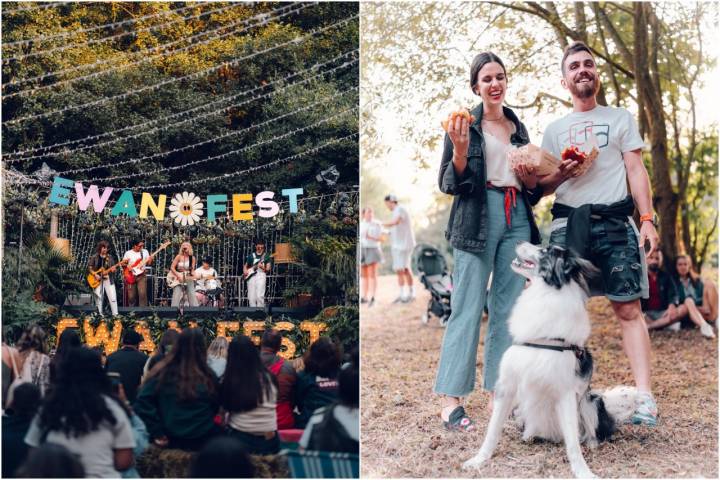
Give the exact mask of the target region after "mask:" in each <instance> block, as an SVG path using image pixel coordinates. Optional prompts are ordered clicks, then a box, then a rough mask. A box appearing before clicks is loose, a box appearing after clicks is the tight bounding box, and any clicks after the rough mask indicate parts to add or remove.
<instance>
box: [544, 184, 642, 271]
mask: <svg viewBox="0 0 720 480" xmlns="http://www.w3.org/2000/svg"><path fill="white" fill-rule="evenodd" d="M634 210H635V204H634V203H633V199H632V197H631V196H630V195H628V196H627V197H625V198H624V199H623V200H620V201H619V202H615V203H611V204H610V205H605V204H601V203H599V204H591V203H588V204H585V205H581V206H579V207H577V208H572V207H569V206H567V205H563V204H562V203H556V204H555V205H553V207H552V210H551V213H552V216H553V220H555V219H556V218H567V235H566V240H565V243H566V245H567V247H568V248H570V249H572V250H574V251H575V253H577V254H578V255H580V256H581V257H583V258H589V256H590V255H589V254H590V226H591V222H592V220H593V219H598V220H602V221H603V222H604V223H605V232H606V233H607V236H608V240H609V241H610V243H611V244H613V245H625V244H627V240H628V239H627V232H626V230H625V222H627V218H628V217H629V216H630V215H632V214H633V211H634Z"/></svg>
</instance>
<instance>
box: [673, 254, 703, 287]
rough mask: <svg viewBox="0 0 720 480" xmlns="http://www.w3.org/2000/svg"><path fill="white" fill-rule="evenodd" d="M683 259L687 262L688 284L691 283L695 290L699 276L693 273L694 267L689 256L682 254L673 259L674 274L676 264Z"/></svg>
mask: <svg viewBox="0 0 720 480" xmlns="http://www.w3.org/2000/svg"><path fill="white" fill-rule="evenodd" d="M682 258H684V259H685V260H687V262H688V277H690V283H692V286H693V287H695V288H697V287H698V284H699V283H700V275H698V273H697V272H696V271H695V267H693V262H692V258H690V255H688V254H686V253H683V254H680V255H678V256H677V257H675V272H677V262H678V260H680V259H682ZM677 275H678V278H679V277H680V273H678V274H677Z"/></svg>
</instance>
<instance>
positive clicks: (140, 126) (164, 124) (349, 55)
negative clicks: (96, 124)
mask: <svg viewBox="0 0 720 480" xmlns="http://www.w3.org/2000/svg"><path fill="white" fill-rule="evenodd" d="M357 54H358V50H357V49H354V50H351V51H348V52H344V53H342V54H340V55H337V56H335V57H333V58H331V59H330V60H327V61H324V62H321V63H316V64H314V65H312V66H311V67H309V68H306V69H302V70H299V71H297V72H294V73H292V74H290V75H287V76H284V77H279V78H277V79H274V80H272V81H270V82H267V83H265V84H263V85H260V86H258V87H253V88H251V89H248V90H245V91H242V92H239V93H236V94H233V95H230V96H226V97H221V98H219V99H217V100H213V101H211V102H204V103H202V104H201V105H198V106H196V107H193V108H190V109H187V110H183V111H180V112H176V113H173V114H170V115H165V116H163V117H158V118H154V119H150V120H147V121H144V122H140V123H137V124H134V125H129V126H126V127H123V128H120V129H116V130H112V131H109V132H103V133H100V134H97V135H89V136H86V137H83V138H79V139H75V140H67V141H64V142H59V143H55V144H52V145H45V146H42V147H32V148H28V149H25V150H18V151H14V152H8V153H5V154H3V161H4V162H5V163H17V162H23V161H28V160H35V159H39V158H45V157H57V156H66V155H70V154H73V153H77V152H82V151H86V150H90V149H94V148H98V147H102V146H107V145H111V144H113V143H117V142H120V141H125V140H128V139H132V138H137V137H139V136H143V135H147V134H150V133H154V132H156V131H158V130H168V129H169V128H174V127H176V126H178V125H182V124H184V123H189V122H195V121H197V120H200V119H203V118H206V117H208V116H212V115H221V114H223V113H225V112H227V111H228V110H229V109H231V108H236V107H239V106H242V105H246V104H248V103H251V102H254V101H257V100H261V99H264V98H268V97H271V96H274V95H277V94H280V93H283V92H284V91H286V90H288V89H291V88H294V87H297V86H299V85H304V84H307V83H310V82H312V81H314V80H317V79H319V78H322V77H324V76H325V75H327V74H330V73H334V72H336V71H339V70H342V69H344V68H347V67H349V66H352V65H355V64H357V63H358V59H357ZM349 59H352V60H349ZM341 60H345V61H344V63H342V64H340V65H337V66H335V67H333V68H330V69H328V70H323V71H320V72H319V73H316V74H315V75H312V76H310V77H307V78H305V79H303V80H301V81H298V82H294V83H288V84H285V82H287V81H288V80H292V79H294V78H296V77H302V76H304V75H305V74H307V73H310V72H315V71H317V70H320V69H321V68H324V67H327V66H328V65H331V64H333V63H336V62H338V61H341ZM283 84H285V85H283ZM278 85H283V86H281V87H278V88H276V89H275V90H272V91H270V92H268V93H264V94H262V95H257V96H253V97H251V98H249V99H246V100H244V101H243V102H240V103H235V104H233V105H231V106H228V107H225V108H222V109H220V110H214V111H211V112H208V113H205V114H200V115H194V116H192V117H189V118H187V119H185V120H181V121H178V122H174V123H168V122H169V121H170V120H173V119H175V118H180V117H183V116H186V115H189V114H192V113H195V112H198V111H200V110H204V109H206V108H209V107H212V106H215V105H218V104H223V103H226V102H229V101H233V100H235V99H237V98H241V97H244V96H246V95H249V94H253V93H255V92H257V91H261V90H267V89H269V88H271V87H277V86H278ZM156 123H160V124H161V126H158V127H154V128H147V127H148V126H150V125H153V124H156ZM133 130H140V132H139V133H137V134H134V135H129V136H124V137H118V138H115V139H113V140H109V141H106V142H100V143H96V144H92V145H83V146H81V147H77V148H73V149H69V148H63V149H62V150H61V151H58V152H48V153H42V154H38V155H33V156H22V155H25V154H27V153H34V152H40V151H46V150H52V149H55V148H60V147H67V146H69V145H75V144H85V143H88V142H92V141H95V140H99V139H102V138H105V137H108V136H113V137H114V136H117V135H118V134H120V133H124V132H127V131H133ZM16 156H22V158H12V157H16ZM7 157H11V158H7Z"/></svg>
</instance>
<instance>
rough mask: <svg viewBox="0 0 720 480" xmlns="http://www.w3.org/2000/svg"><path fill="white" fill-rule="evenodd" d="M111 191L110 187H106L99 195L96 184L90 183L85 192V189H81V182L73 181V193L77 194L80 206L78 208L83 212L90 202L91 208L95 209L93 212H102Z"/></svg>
mask: <svg viewBox="0 0 720 480" xmlns="http://www.w3.org/2000/svg"><path fill="white" fill-rule="evenodd" d="M112 191H113V188H112V187H107V188H106V189H105V190H103V194H102V197H101V196H100V194H99V192H98V187H97V185H90V188H88V191H87V194H86V193H85V190H84V189H83V186H82V183H80V182H75V194H76V195H77V202H78V208H80V210H81V211H83V212H84V211H85V210H87V209H88V207H89V206H90V204H91V203H92V204H93V209H95V212H97V213H100V212H102V211H103V208H105V204H107V201H108V200H109V199H110V194H111V193H112Z"/></svg>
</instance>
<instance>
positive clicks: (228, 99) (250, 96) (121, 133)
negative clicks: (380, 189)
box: [3, 2, 359, 198]
mask: <svg viewBox="0 0 720 480" xmlns="http://www.w3.org/2000/svg"><path fill="white" fill-rule="evenodd" d="M68 3H69V2H68ZM210 3H212V2H209V3H208V4H206V5H209V4H210ZM202 5H203V4H195V5H193V6H191V7H182V8H179V9H175V10H170V11H163V12H156V13H153V14H152V15H147V16H146V17H145V19H150V18H160V17H162V16H164V15H169V14H174V15H178V14H179V13H181V12H185V11H186V10H188V9H190V8H197V7H200V6H202ZM238 5H240V4H239V3H232V4H229V5H226V6H223V7H221V8H218V9H214V10H210V11H205V12H202V13H200V14H197V13H195V12H191V13H194V14H193V15H187V14H186V15H185V16H182V17H179V18H177V19H172V20H171V21H169V22H166V23H163V24H156V25H151V26H149V27H143V29H138V30H136V31H135V32H121V33H122V34H126V33H137V32H139V31H141V30H151V29H157V28H162V27H163V26H166V25H169V24H172V23H176V22H180V21H187V20H190V19H192V18H199V17H201V16H205V15H210V14H212V13H213V12H215V13H218V12H221V11H224V10H227V9H230V8H232V7H236V6H238ZM314 5H317V2H305V3H293V4H289V5H282V6H280V7H278V8H274V9H272V10H270V11H266V12H263V13H260V14H256V15H252V16H250V17H248V18H245V19H244V20H242V21H237V22H232V23H230V24H225V25H222V26H219V27H217V28H214V29H211V30H205V31H202V32H199V33H197V34H195V35H192V36H189V37H185V38H183V39H181V40H175V41H172V42H169V43H164V44H161V45H156V46H154V47H152V48H147V49H144V50H142V51H135V52H130V53H129V55H132V56H133V58H134V57H135V56H141V57H142V58H139V59H138V61H136V62H132V63H125V64H123V65H109V64H110V63H111V60H109V59H101V60H98V61H96V62H92V63H88V64H82V65H74V66H72V67H70V68H65V69H61V70H56V71H53V72H45V73H43V74H42V75H36V76H34V77H27V78H22V79H14V80H12V81H10V82H7V83H5V84H3V88H5V87H8V86H13V87H19V86H22V85H27V84H30V83H31V82H42V81H43V80H46V79H50V78H58V77H59V76H61V75H66V74H69V73H72V72H76V71H79V70H85V69H97V68H100V69H99V70H98V71H94V72H92V73H88V74H87V75H80V76H77V77H73V78H66V79H61V80H58V81H56V82H54V83H52V84H48V85H40V86H37V87H34V88H28V89H23V90H19V91H16V92H12V93H8V94H6V95H4V96H3V97H4V98H13V97H20V96H22V97H25V96H31V95H33V94H34V93H37V92H40V91H44V90H48V89H51V88H56V87H59V86H62V85H67V84H70V83H73V82H79V81H82V80H85V79H89V78H94V77H96V76H99V75H103V74H107V73H110V72H113V71H115V70H117V69H119V68H127V67H132V66H134V65H139V64H140V63H143V62H146V61H151V60H153V59H161V58H164V57H166V56H169V55H174V54H177V53H178V52H183V51H187V50H190V49H191V48H195V47H198V46H200V45H207V44H210V43H211V42H214V41H217V40H219V39H223V38H227V37H229V36H230V35H237V34H239V33H242V32H245V31H248V30H250V29H251V28H255V27H264V26H267V25H269V24H270V23H271V22H276V21H278V20H279V19H281V18H284V17H287V16H290V15H294V14H297V13H298V12H300V11H301V10H303V9H305V8H308V7H310V6H314ZM42 7H45V6H38V8H42ZM142 18H143V17H136V18H133V19H130V20H123V21H121V22H113V23H108V24H103V25H97V26H93V27H88V28H84V29H81V30H74V31H68V32H62V33H60V34H52V35H45V36H37V37H33V38H32V39H21V40H14V41H11V42H5V43H3V48H4V49H5V48H6V47H13V46H22V45H30V44H31V43H32V44H33V45H42V44H44V43H48V42H53V41H58V40H60V39H68V40H66V41H64V42H63V45H62V46H59V47H53V48H50V49H44V50H40V49H38V50H34V51H32V52H29V54H24V55H17V56H15V57H8V58H6V59H5V60H7V61H13V60H22V59H24V58H27V57H28V56H31V55H41V54H43V53H50V52H54V51H57V49H67V48H72V47H73V45H75V46H78V45H87V44H90V43H92V42H99V41H103V40H108V39H113V38H117V37H118V35H120V34H118V33H115V34H113V35H109V36H105V37H101V38H92V39H85V40H83V41H81V42H74V40H72V39H70V38H69V37H71V36H72V35H79V34H81V33H89V32H96V31H104V30H108V31H110V30H111V29H116V28H117V27H120V26H123V25H128V24H130V23H135V22H137V21H140V20H141V19H142ZM358 18H359V15H357V14H354V15H350V16H347V17H345V18H342V19H338V20H336V21H333V22H332V23H329V24H326V25H321V26H318V27H316V28H313V29H310V30H306V31H304V32H302V33H301V34H299V35H296V36H294V37H293V38H291V39H289V40H285V41H280V42H273V43H272V44H269V45H266V46H263V48H257V49H256V50H254V51H249V52H248V53H246V54H244V55H242V56H239V57H236V58H232V59H231V60H228V61H225V62H222V63H220V64H216V65H213V66H210V67H209V68H205V69H202V70H199V71H197V72H193V73H190V74H186V75H182V76H176V77H171V78H168V79H164V80H162V81H159V82H156V83H152V84H146V85H141V86H139V87H137V88H134V89H132V90H126V91H123V92H118V93H115V94H113V95H110V96H105V97H101V98H97V99H92V100H90V101H86V102H84V103H80V104H75V105H67V106H63V107H60V108H56V109H45V110H44V111H41V112H39V113H36V114H31V115H25V116H19V117H15V118H10V119H9V120H7V121H5V122H3V124H4V126H6V127H8V126H13V125H19V124H22V123H25V122H29V121H32V120H38V119H45V118H49V117H51V116H56V115H58V114H64V113H67V112H72V111H79V110H85V109H89V108H91V107H96V106H99V105H103V104H106V103H110V102H116V101H121V100H124V99H126V98H129V97H130V96H134V95H138V94H140V93H142V92H148V91H154V90H158V89H161V88H163V87H165V86H167V85H170V84H174V83H177V82H184V81H191V80H194V79H199V78H202V77H204V76H207V75H211V74H213V73H215V72H218V71H220V70H221V69H223V68H228V67H232V66H239V65H242V64H243V63H245V62H247V61H249V60H251V59H254V58H257V57H259V56H261V55H264V54H267V53H269V52H272V51H275V50H278V49H282V48H284V47H291V46H294V45H300V44H302V43H303V42H305V41H307V40H310V39H312V38H314V37H316V36H319V35H321V34H326V33H329V32H331V31H332V30H333V29H340V28H342V27H345V26H347V25H349V24H351V22H357V20H358ZM131 20H133V21H134V22H131ZM181 43H184V44H186V45H184V46H181V47H179V48H173V47H176V46H178V45H180V44H181ZM357 57H358V50H357V49H354V50H351V51H347V52H344V53H341V54H339V55H337V56H335V57H333V58H331V59H329V60H326V61H323V62H320V63H316V64H314V65H312V66H310V67H309V68H304V69H299V70H297V71H295V72H292V73H291V74H289V75H287V74H285V75H279V76H277V77H276V78H274V79H272V80H271V81H269V82H268V81H263V82H261V85H259V86H256V87H253V88H251V89H248V90H245V91H242V92H239V93H235V94H232V95H229V96H224V97H221V98H218V99H213V100H212V101H211V102H205V103H203V104H202V105H196V106H193V107H191V108H189V109H186V110H182V111H179V112H174V113H172V114H169V115H165V116H163V117H161V118H152V119H148V120H144V121H142V122H139V123H136V124H133V125H128V126H125V127H122V128H118V129H116V130H113V131H107V132H102V133H100V134H95V135H91V136H86V137H83V138H78V139H72V140H64V141H62V142H57V143H53V144H50V145H42V146H34V147H30V148H26V149H23V150H16V151H13V152H8V153H6V154H3V163H6V164H9V163H16V162H27V161H31V160H35V159H40V158H46V157H61V156H68V155H71V154H77V153H80V152H84V151H87V150H90V149H96V148H100V147H103V146H106V145H111V144H113V143H117V142H127V141H128V140H129V139H132V138H137V137H139V136H141V135H147V134H149V133H152V132H157V131H168V130H169V129H170V128H175V127H177V126H178V125H183V124H188V123H193V122H196V121H198V120H200V119H203V118H207V117H210V116H213V115H221V114H223V113H226V112H228V111H230V110H231V109H233V108H237V107H238V106H240V105H247V104H248V103H250V102H255V101H258V100H262V99H267V98H271V97H273V96H276V95H280V94H284V93H286V92H287V93H289V92H290V89H293V88H298V86H300V85H304V84H307V83H310V82H313V81H316V80H319V79H322V78H323V77H324V76H326V75H328V74H333V73H336V72H339V71H341V70H342V69H345V68H348V67H352V66H357V64H358V61H359V60H358V58H357ZM123 61H127V57H125V58H123ZM338 63H339V64H338ZM102 67H106V68H102ZM328 67H330V68H328ZM296 79H297V81H291V80H296ZM270 88H273V89H272V90H270ZM357 92H358V87H351V88H347V89H344V90H342V91H338V92H336V93H332V94H329V95H326V96H322V97H319V99H318V100H316V101H314V102H311V103H308V104H304V105H302V106H301V107H299V108H296V109H294V110H292V111H289V112H283V113H282V114H280V115H275V116H272V117H271V118H268V119H266V120H264V121H262V122H260V123H255V124H252V125H250V126H247V127H245V128H241V129H237V130H232V131H228V132H225V133H222V134H220V135H217V136H213V137H211V138H206V139H204V140H202V141H200V142H195V143H190V144H187V145H184V146H181V147H177V148H172V149H169V150H166V151H162V152H155V153H152V154H148V155H145V156H140V157H136V158H130V159H124V160H121V161H115V162H113V161H110V162H106V163H105V164H101V165H93V166H88V167H83V168H76V169H68V170H64V171H62V172H56V173H58V174H59V175H72V174H78V173H86V172H91V171H94V170H99V169H103V168H105V169H110V170H112V169H114V168H116V167H118V166H122V165H137V164H141V163H143V162H148V161H152V160H155V159H159V158H162V157H168V156H170V155H173V154H177V153H181V152H187V151H190V150H194V149H198V148H200V147H204V146H206V145H209V144H211V143H215V142H219V141H221V140H225V139H228V138H231V137H234V136H239V135H243V134H246V133H247V132H249V131H251V130H255V129H257V130H260V129H263V128H264V127H267V126H270V125H272V124H273V123H278V122H279V121H280V120H283V119H286V118H289V117H292V116H301V114H303V113H305V112H310V111H313V112H317V113H323V114H324V115H323V116H321V117H320V118H319V119H317V120H316V121H314V122H312V123H308V124H306V125H302V126H300V127H298V128H294V129H291V130H286V131H283V132H282V133H281V134H271V135H269V136H267V135H262V136H261V137H260V139H259V140H258V141H255V142H254V143H251V144H248V145H243V146H242V147H240V148H236V149H233V150H230V151H228V152H224V153H221V154H218V155H211V156H208V157H204V158H199V159H195V160H192V161H189V162H183V163H181V164H178V165H170V166H160V167H158V168H155V169H150V170H143V171H136V172H133V173H127V174H117V175H110V176H107V175H104V176H97V177H96V178H90V179H83V182H88V183H97V184H108V183H110V184H112V183H115V182H117V181H123V180H125V181H127V180H130V179H136V178H141V177H145V176H153V175H158V174H163V173H169V172H174V171H184V170H189V169H191V168H193V167H196V166H198V165H202V164H207V163H209V162H212V161H219V160H222V159H228V158H233V159H235V158H237V159H238V160H239V161H241V158H242V157H241V155H243V154H244V153H246V152H248V151H250V150H251V149H256V148H259V147H262V146H264V145H269V144H273V143H276V142H278V141H281V140H283V139H288V138H290V137H292V136H295V135H299V134H301V133H304V132H308V131H310V130H312V129H314V128H318V127H320V126H322V125H338V126H341V125H344V123H343V122H345V121H344V120H343V118H346V117H347V118H350V116H351V115H352V114H354V115H355V117H357V111H358V107H357V106H354V107H349V108H342V107H341V108H339V109H337V111H336V112H332V110H333V108H330V106H333V107H334V106H340V105H341V104H342V103H344V102H343V98H348V99H355V103H357ZM238 100H241V101H238ZM218 107H221V108H218ZM317 113H314V114H313V115H314V116H315V117H316V118H317ZM175 120H177V121H175ZM148 127H150V128H148ZM340 128H341V129H342V128H346V127H340ZM128 134H129V135H128ZM357 136H358V134H357V133H352V134H350V135H344V136H343V135H339V136H336V137H331V138H325V139H323V141H322V142H319V143H317V144H313V145H307V146H306V147H305V148H304V149H302V150H301V151H299V152H297V151H296V152H295V153H293V154H291V155H285V156H282V155H279V156H278V157H276V158H275V159H273V160H272V161H269V162H265V163H262V164H256V165H253V166H250V167H248V168H245V169H242V170H235V171H230V172H226V173H222V174H219V175H214V176H209V177H205V178H193V179H186V180H182V181H176V182H172V183H157V184H152V185H144V186H128V187H125V188H124V189H126V190H131V191H133V192H136V191H140V190H147V191H152V190H165V189H173V188H182V187H186V186H191V185H194V186H196V185H199V184H212V183H214V182H218V181H220V180H225V179H229V178H238V177H242V176H245V175H249V174H252V173H254V172H258V171H261V170H266V169H271V168H273V167H277V166H279V165H282V164H285V163H288V162H292V161H295V160H300V159H302V158H305V157H308V156H312V155H317V154H319V153H320V152H322V151H324V150H327V149H330V148H331V147H334V146H338V145H342V144H344V143H347V142H349V141H352V142H355V143H357ZM105 139H107V140H106V141H103V140H105ZM92 142H95V143H92ZM68 147H71V148H68ZM28 154H34V155H30V156H27V155H28ZM44 168H46V167H44ZM6 172H7V171H6ZM21 175H23V174H21ZM23 176H24V175H23ZM24 177H25V178H30V177H26V176H24ZM181 178H182V177H181ZM11 183H15V182H11ZM30 184H33V185H35V186H36V187H38V188H41V189H46V188H49V186H50V182H48V181H47V180H33V182H31V183H28V185H30ZM310 198H314V197H310Z"/></svg>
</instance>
